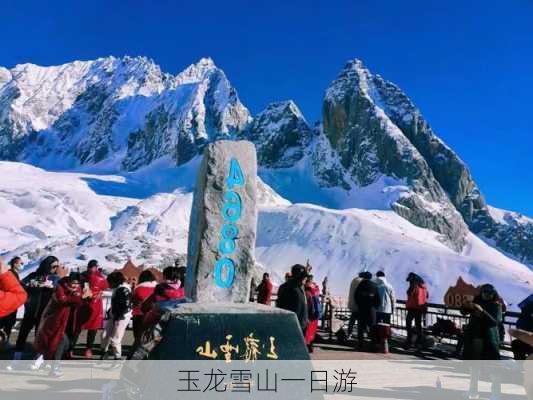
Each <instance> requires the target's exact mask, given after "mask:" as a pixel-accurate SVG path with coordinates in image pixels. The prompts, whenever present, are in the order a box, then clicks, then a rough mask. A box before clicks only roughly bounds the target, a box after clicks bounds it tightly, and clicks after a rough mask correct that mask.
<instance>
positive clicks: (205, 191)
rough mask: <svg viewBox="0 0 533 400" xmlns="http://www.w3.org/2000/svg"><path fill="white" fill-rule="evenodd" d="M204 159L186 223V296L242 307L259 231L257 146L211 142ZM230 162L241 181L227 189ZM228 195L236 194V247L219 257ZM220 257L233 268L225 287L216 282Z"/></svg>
mask: <svg viewBox="0 0 533 400" xmlns="http://www.w3.org/2000/svg"><path fill="white" fill-rule="evenodd" d="M203 157H204V158H203V160H202V163H201V165H200V169H199V172H198V178H197V182H196V188H195V191H194V198H193V205H192V211H191V219H190V225H189V244H188V255H187V277H186V282H185V291H186V295H187V297H188V298H189V299H190V300H192V301H194V302H209V303H213V302H226V303H227V302H229V303H245V302H247V301H248V299H249V292H250V280H251V274H252V269H253V266H254V252H255V238H256V229H257V202H256V177H257V156H256V150H255V146H254V144H253V143H251V142H249V141H228V140H221V141H217V142H214V143H211V144H209V145H208V146H207V147H206V148H205V150H204V155H203ZM232 159H234V160H237V162H238V165H239V166H240V170H241V171H242V173H243V175H244V182H243V184H242V185H235V186H234V187H233V188H230V187H229V186H230V185H229V184H228V175H229V173H230V165H231V162H232ZM229 191H234V192H235V193H237V194H238V195H239V196H240V199H241V207H240V209H241V212H240V218H238V219H237V220H236V221H233V222H232V223H233V225H234V226H236V227H237V228H238V235H237V237H236V238H235V249H234V250H233V251H231V252H230V253H229V254H222V252H221V250H220V247H219V246H220V241H221V240H222V238H223V234H222V228H223V226H224V225H227V224H228V220H227V219H225V217H224V214H223V207H224V204H225V202H226V204H227V199H226V200H225V199H224V196H225V195H227V193H228V192H229ZM230 250H231V246H230ZM221 258H229V259H231V260H232V261H233V263H234V265H235V275H234V279H233V282H232V284H231V285H230V286H229V287H221V286H220V285H217V283H216V282H215V265H216V263H217V261H218V260H220V259H221ZM223 271H227V269H223ZM225 273H227V272H225ZM223 276H226V277H227V275H223Z"/></svg>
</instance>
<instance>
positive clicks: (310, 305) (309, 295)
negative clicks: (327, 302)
mask: <svg viewBox="0 0 533 400" xmlns="http://www.w3.org/2000/svg"><path fill="white" fill-rule="evenodd" d="M305 299H306V301H307V310H308V314H307V315H308V319H309V321H316V320H318V319H319V318H320V288H319V287H318V286H316V285H313V284H310V285H305Z"/></svg>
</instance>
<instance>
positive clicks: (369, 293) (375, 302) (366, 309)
mask: <svg viewBox="0 0 533 400" xmlns="http://www.w3.org/2000/svg"><path fill="white" fill-rule="evenodd" d="M361 277H362V278H363V280H362V281H361V283H360V284H359V285H358V286H357V289H356V290H355V294H354V296H355V303H356V304H357V309H358V316H357V341H358V345H359V348H361V347H362V346H363V338H364V333H365V331H368V332H370V339H371V341H372V345H373V347H375V346H376V332H375V330H376V312H377V309H378V307H379V305H380V298H379V290H378V286H377V285H376V283H375V282H374V281H372V273H370V272H368V271H366V272H363V274H361Z"/></svg>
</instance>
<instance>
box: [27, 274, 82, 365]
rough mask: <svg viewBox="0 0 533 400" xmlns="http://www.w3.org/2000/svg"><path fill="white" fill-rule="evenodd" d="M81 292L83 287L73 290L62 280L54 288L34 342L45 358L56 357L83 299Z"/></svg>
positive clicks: (36, 348)
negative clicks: (70, 321)
mask: <svg viewBox="0 0 533 400" xmlns="http://www.w3.org/2000/svg"><path fill="white" fill-rule="evenodd" d="M81 294H82V293H81V289H78V290H76V291H71V290H70V289H69V288H68V287H67V284H66V283H64V282H63V283H62V281H60V283H59V284H58V285H57V287H56V289H55V290H54V293H53V295H52V297H51V299H50V301H49V303H48V305H47V306H46V308H45V310H44V312H43V315H42V317H41V322H40V324H39V329H38V331H37V336H36V338H35V344H34V346H35V350H36V351H37V352H38V353H41V354H43V355H44V358H45V359H48V360H50V359H53V358H54V355H55V352H56V350H57V347H58V346H59V343H60V342H61V339H62V338H63V335H64V334H65V330H66V329H67V324H68V322H69V320H71V317H73V315H75V311H74V310H75V308H76V307H77V306H79V305H80V303H81V301H82V299H81ZM73 313H74V314H73ZM71 314H72V315H71ZM73 323H74V324H75V323H76V322H75V321H74V322H73Z"/></svg>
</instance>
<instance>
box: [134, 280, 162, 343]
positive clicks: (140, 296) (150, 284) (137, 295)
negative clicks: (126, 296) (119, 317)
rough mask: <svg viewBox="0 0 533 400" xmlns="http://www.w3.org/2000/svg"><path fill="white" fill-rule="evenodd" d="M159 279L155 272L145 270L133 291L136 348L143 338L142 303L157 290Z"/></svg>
mask: <svg viewBox="0 0 533 400" xmlns="http://www.w3.org/2000/svg"><path fill="white" fill-rule="evenodd" d="M156 285H157V281H156V279H155V276H154V274H153V273H152V272H151V271H149V270H145V271H143V272H141V274H140V275H139V281H138V284H137V286H136V287H135V290H134V291H133V300H132V305H133V310H132V315H133V317H132V321H133V338H134V342H133V348H136V347H137V346H138V345H139V343H140V340H141V337H142V334H143V318H144V314H143V312H142V305H143V303H144V301H145V300H146V299H148V298H149V297H150V296H151V295H152V294H153V293H154V290H155V287H156Z"/></svg>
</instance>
